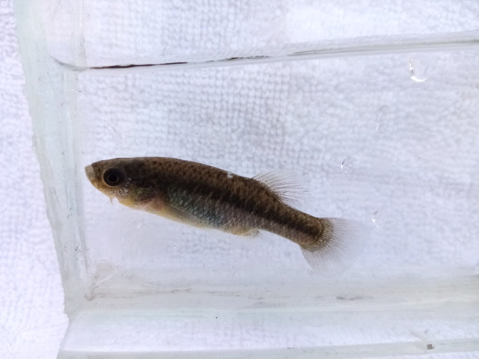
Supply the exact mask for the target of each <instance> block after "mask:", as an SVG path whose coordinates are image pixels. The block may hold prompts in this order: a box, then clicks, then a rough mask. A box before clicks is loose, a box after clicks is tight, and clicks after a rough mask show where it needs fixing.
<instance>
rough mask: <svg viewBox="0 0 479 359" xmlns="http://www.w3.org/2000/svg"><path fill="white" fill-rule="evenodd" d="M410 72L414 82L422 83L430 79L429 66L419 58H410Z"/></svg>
mask: <svg viewBox="0 0 479 359" xmlns="http://www.w3.org/2000/svg"><path fill="white" fill-rule="evenodd" d="M409 72H410V74H411V80H413V81H414V82H417V83H421V82H424V81H426V80H427V79H428V76H427V73H428V68H427V67H425V66H424V65H423V63H422V62H421V61H418V60H417V59H409Z"/></svg>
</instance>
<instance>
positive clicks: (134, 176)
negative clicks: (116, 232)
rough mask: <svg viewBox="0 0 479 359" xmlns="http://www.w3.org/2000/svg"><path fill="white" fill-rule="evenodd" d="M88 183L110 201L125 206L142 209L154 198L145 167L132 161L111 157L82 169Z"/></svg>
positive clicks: (152, 185)
mask: <svg viewBox="0 0 479 359" xmlns="http://www.w3.org/2000/svg"><path fill="white" fill-rule="evenodd" d="M85 173H86V175H87V177H88V179H89V180H90V182H91V184H92V185H93V186H94V187H95V188H96V189H98V190H99V191H100V192H102V193H104V194H105V195H107V196H108V197H110V199H113V198H117V199H118V201H119V202H120V203H121V204H123V205H125V206H128V207H132V208H136V209H142V208H144V207H145V206H147V205H148V204H149V203H150V202H151V201H152V200H153V199H154V198H155V194H156V193H155V186H154V182H153V179H152V176H151V174H150V173H149V168H148V167H147V166H145V164H144V162H143V161H141V160H139V159H134V158H114V159H110V160H103V161H98V162H94V163H92V164H91V165H89V166H86V167H85Z"/></svg>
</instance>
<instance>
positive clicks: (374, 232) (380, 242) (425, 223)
mask: <svg viewBox="0 0 479 359" xmlns="http://www.w3.org/2000/svg"><path fill="white" fill-rule="evenodd" d="M19 1H20V0H19ZM446 3H447V1H446ZM328 4H329V6H330V7H326V8H324V9H323V8H322V7H321V6H319V5H318V6H317V7H314V6H313V5H310V6H306V5H304V4H303V5H301V4H299V5H297V7H295V8H291V9H290V11H289V12H288V14H289V15H288V16H287V17H285V18H284V19H283V17H282V16H281V14H277V13H276V12H274V13H270V12H268V11H266V9H265V8H263V7H262V6H263V5H259V4H257V5H254V4H253V5H250V6H252V7H253V8H248V6H246V5H238V6H239V7H238V8H236V7H234V8H233V7H231V8H230V7H228V6H224V8H225V9H229V10H228V11H230V12H231V14H230V13H228V16H227V18H229V17H231V18H236V17H240V18H244V17H243V15H241V14H245V13H246V14H250V15H249V16H250V17H253V18H255V17H256V16H259V15H258V14H262V15H261V16H259V17H258V19H259V21H260V22H261V24H262V25H261V26H258V22H257V21H254V19H253V20H251V21H250V17H249V16H246V18H247V19H249V20H245V21H244V22H241V24H236V23H233V25H232V26H236V27H235V29H233V30H228V31H218V32H215V31H212V32H210V28H209V27H208V26H210V25H211V26H213V25H212V24H216V26H217V27H218V28H219V29H221V30H224V29H223V28H222V25H221V21H220V22H215V21H216V20H218V18H217V17H214V16H213V18H210V16H209V15H206V14H215V12H209V11H202V12H201V13H198V17H194V19H195V20H191V19H190V21H188V22H186V23H184V24H183V25H184V26H183V25H181V24H180V25H181V26H180V25H178V24H177V21H178V20H177V19H176V18H178V17H181V16H182V15H181V14H184V13H185V11H187V10H188V6H189V5H188V4H186V3H184V2H181V1H180V2H177V3H175V4H173V5H171V7H170V5H168V4H167V3H161V4H160V5H161V6H160V5H158V8H157V7H155V6H152V4H149V3H145V5H144V7H141V6H140V7H131V8H129V9H130V11H129V12H128V13H131V15H132V16H131V17H127V19H129V20H128V21H132V22H135V21H137V20H138V19H143V21H144V26H145V27H144V31H143V32H142V37H135V36H133V35H132V37H128V36H123V37H120V38H118V39H120V40H118V39H117V37H116V35H117V34H123V35H125V32H122V31H120V30H124V31H125V29H126V27H125V25H124V24H126V23H128V21H127V22H125V23H124V22H122V21H118V22H116V21H113V20H115V19H113V18H111V17H110V18H109V19H110V20H111V21H103V17H104V16H108V14H110V12H109V11H110V9H111V6H109V5H108V4H107V3H105V2H98V3H96V2H95V3H93V2H88V1H87V2H86V3H85V4H83V2H82V3H81V4H80V3H79V4H78V5H75V6H78V7H82V6H86V7H85V8H82V9H77V8H76V7H75V8H73V9H70V10H68V9H69V8H68V7H67V8H66V9H65V7H64V6H58V8H57V7H54V8H52V9H57V10H55V11H53V10H52V9H50V10H51V11H50V12H48V14H50V15H52V14H54V15H52V16H54V17H55V18H56V20H57V22H53V21H52V22H50V24H51V25H50V26H51V28H49V31H50V32H47V34H49V35H45V36H47V37H48V41H46V42H48V46H47V45H46V44H43V45H42V43H41V41H40V40H38V39H37V38H35V40H33V39H32V38H31V37H30V36H26V35H25V34H26V33H27V32H25V33H23V37H22V36H21V38H22V39H25V40H22V41H25V42H26V43H29V44H30V46H28V47H26V48H27V49H28V51H29V52H28V51H27V60H26V61H27V64H30V65H32V64H35V66H33V65H32V66H26V67H25V68H26V69H27V74H28V81H27V82H28V84H27V89H28V93H29V96H30V102H31V104H32V113H33V115H34V120H35V124H36V127H35V131H36V135H37V137H36V139H37V140H36V143H37V144H36V150H37V152H38V155H39V159H40V162H41V166H42V169H43V180H44V183H45V188H46V194H47V201H48V205H49V214H50V218H51V223H52V227H53V231H54V233H55V238H56V247H57V249H58V254H59V260H60V265H59V268H60V270H61V271H62V275H63V281H64V283H63V284H64V288H65V294H66V310H67V313H69V315H70V317H71V320H72V321H71V325H70V330H69V331H68V336H67V338H66V340H65V341H64V345H63V347H62V350H61V355H62V357H65V358H66V357H69V355H79V357H81V355H83V354H85V353H88V355H93V356H94V357H95V355H96V354H95V353H105V352H111V353H112V354H111V356H112V357H114V356H115V355H117V353H119V354H123V355H129V354H131V353H135V355H136V354H138V355H140V354H139V353H143V354H145V353H146V354H145V355H149V354H152V355H157V354H165V353H166V352H168V355H170V354H171V355H172V356H173V357H174V356H176V357H182V356H184V355H185V352H186V351H188V353H192V354H191V355H194V356H195V357H205V358H206V357H209V356H214V355H217V351H218V350H222V355H223V354H224V357H231V358H233V357H239V356H238V353H240V354H241V355H243V354H244V355H251V356H253V357H254V356H255V355H256V356H257V355H258V353H259V352H261V353H263V354H265V353H266V354H267V355H269V356H270V357H275V358H276V357H285V358H286V357H288V356H290V354H291V353H294V354H298V355H297V356H296V355H295V357H304V358H308V357H326V356H329V357H354V356H355V355H359V354H358V353H360V355H363V356H374V355H389V354H390V353H394V354H419V353H423V352H426V351H429V350H434V351H435V352H448V351H452V350H458V351H460V350H466V349H467V350H471V349H477V348H478V345H477V338H479V327H478V325H477V323H478V322H479V320H478V319H479V318H477V310H475V309H476V308H475V306H474V305H475V303H476V302H477V298H479V293H478V290H477V288H478V287H479V286H477V253H479V242H478V241H476V240H475V238H476V237H477V233H478V232H479V227H478V226H479V224H478V223H479V222H478V221H477V220H476V218H475V216H474V213H477V210H478V209H479V205H478V203H479V202H478V201H477V200H476V198H477V196H476V194H478V193H479V190H478V187H477V183H479V167H478V166H477V165H476V164H477V160H478V158H477V151H476V150H477V148H476V147H477V145H476V143H477V140H478V138H479V124H478V122H477V121H476V120H475V119H476V115H477V113H478V111H479V101H478V100H477V99H478V98H479V97H478V95H479V94H478V90H477V89H478V86H477V79H478V78H479V69H478V67H477V62H478V60H479V50H478V49H477V48H476V47H474V46H473V45H474V44H475V42H474V41H476V40H477V37H478V36H477V34H475V33H472V34H471V33H459V31H463V30H471V29H474V28H475V27H471V26H475V24H474V23H473V22H472V23H470V22H469V20H468V19H469V17H468V16H460V17H459V19H460V21H459V20H458V21H457V22H454V20H451V19H450V18H447V19H446V20H447V21H446V23H447V24H446V25H447V26H446V25H445V23H442V22H441V23H440V25H441V26H442V27H440V28H438V27H437V26H436V25H437V24H431V23H429V24H424V23H426V22H428V21H429V20H428V19H424V18H421V19H419V20H417V21H416V20H415V19H417V16H412V15H414V14H415V13H414V14H409V15H408V14H407V12H408V11H417V10H416V9H412V10H411V9H408V8H407V9H404V12H405V13H403V14H402V15H401V16H402V17H401V18H402V19H403V20H404V24H403V22H402V21H399V22H395V23H396V24H397V26H398V27H397V28H396V29H395V30H394V31H395V32H394V34H398V33H399V34H400V35H401V36H403V37H399V38H394V39H392V38H390V37H389V35H392V34H390V33H389V31H392V30H391V29H390V28H389V26H386V25H385V24H388V21H386V20H391V18H389V19H384V18H381V21H379V22H377V24H378V26H377V27H376V26H375V27H373V28H371V27H368V26H366V25H367V24H366V23H361V21H362V20H361V19H363V17H362V16H361V17H355V15H354V14H355V13H356V12H355V11H354V9H349V10H350V11H343V10H344V9H343V10H341V9H338V10H341V11H339V12H335V11H332V10H330V11H327V9H336V7H335V6H337V5H334V4H333V2H330V3H328ZM378 4H379V2H378ZM378 4H373V5H371V6H373V7H376V8H377V7H379V8H380V10H382V11H380V12H378V13H380V14H390V13H394V12H391V11H386V10H388V9H389V8H388V5H384V6H385V7H384V8H382V7H381V6H383V5H378ZM385 4H388V2H385ZM451 4H452V2H451ZM451 4H450V5H451ZM55 5H57V4H55ZM60 5H64V4H63V3H61V4H60ZM196 5H198V6H200V7H201V8H202V9H203V10H208V9H206V8H205V7H208V6H212V5H211V4H209V5H208V4H207V5H204V4H196ZM429 5H430V6H433V4H432V3H430V4H429ZM191 6H193V5H191ZM245 6H246V7H247V8H244V7H245ZM284 6H289V5H287V4H285V5H284ZM424 6H426V5H424ZM24 8H26V7H25V4H24V6H23V7H21V9H24ZM221 9H223V8H221ZM221 9H220V10H221ZM325 9H326V10H325ZM47 10H48V9H47ZM67 10H68V11H67ZM80 10H82V11H85V12H84V13H83V12H81V11H80ZM107 10H108V11H107ZM160 10H161V11H160ZM223 10H224V9H223ZM78 11H80V12H78ZM218 11H219V10H218ZM225 11H226V10H225ZM378 11H379V10H378ZM467 11H470V10H467V7H462V6H458V13H459V14H463V13H465V14H467V13H468V12H467ZM439 12H440V11H439ZM146 13H149V15H148V16H146V15H145V14H146ZM18 14H19V15H18V16H19V17H20V20H21V19H24V18H29V17H32V16H33V17H35V16H36V15H35V14H36V13H35V12H33V13H31V14H30V13H28V14H24V13H22V12H19V13H18ZM22 14H23V15H22ZM70 14H74V15H75V16H74V17H73V18H72V19H70V18H69V16H70ZM86 14H88V16H86ZM101 14H103V16H101ZM122 14H123V12H122V11H120V10H119V12H118V15H116V16H120V18H121V15H122ZM165 14H170V16H171V18H170V17H168V16H167V17H165ZM335 14H342V15H341V16H337V15H335ZM27 15H28V16H27ZM266 15H267V16H266ZM23 16H24V17H23ZM144 16H146V18H145V17H144ZM318 16H321V19H322V20H321V21H320V20H318V19H319V18H318ZM68 19H70V20H71V21H66V20H68ZM78 19H84V21H86V23H84V24H83V23H82V24H77V25H78V26H76V27H74V28H72V29H70V30H71V31H72V33H68V31H67V32H66V33H67V35H68V39H69V41H67V42H65V41H64V40H63V37H61V36H64V35H61V34H63V32H61V34H60V31H58V29H57V26H60V25H61V24H63V25H64V26H67V25H68V24H70V23H76V21H79V20H78ZM100 19H102V20H101V21H100ZM175 19H176V20H175ZM313 19H314V21H313ZM344 19H347V20H348V22H347V24H348V26H345V24H346V23H344V22H343V21H346V20H344ZM60 20H63V21H60ZM206 20H208V21H206ZM125 21H126V20H125ZM198 21H199V22H198ZM431 21H432V20H431ZM448 21H449V22H448ZM140 22H141V21H140ZM211 22H212V23H211ZM326 23H327V24H329V25H328V27H324V26H326V25H324V24H326ZM19 24H20V25H19V26H20V28H24V29H30V28H31V26H30V25H29V26H26V24H25V23H23V22H22V21H19ZM22 24H23V25H22ZM205 24H210V25H205ZM265 24H270V26H267V25H265ZM301 24H307V27H308V31H299V30H297V27H298V26H299V25H301ZM79 25H82V26H79ZM130 25H131V24H130ZM134 25H135V26H133V27H128V28H136V26H142V25H141V24H136V23H135V24H134ZM167 25H168V26H167ZM187 25H188V26H187ZM189 25H191V27H189ZM200 25H201V26H200ZM293 25H294V26H293ZM338 25H339V27H338ZM101 26H104V28H103V27H101ZM182 26H183V28H182ZM243 26H246V28H243ZM265 26H266V28H268V29H269V31H266V32H261V33H262V36H253V35H251V34H254V33H255V30H254V29H264V28H265ZM305 26H306V25H305ZM60 28H62V29H63V27H62V26H60ZM100 28H102V29H103V31H99V30H98V29H100ZM411 28H414V29H418V30H417V31H419V32H420V30H421V29H422V30H421V31H423V32H420V33H421V34H422V35H421V36H423V37H424V38H423V37H421V36H419V37H414V38H411V37H408V36H406V35H408V34H410V32H409V31H410V29H411ZM431 28H433V29H438V33H439V30H441V31H440V33H443V35H441V36H443V37H440V36H439V35H437V36H436V35H435V34H430V33H429V32H428V31H430V29H431ZM68 29H69V28H68V27H67V30H68ZM82 29H83V30H85V29H88V30H85V31H86V32H85V33H83V30H82ZM245 29H247V30H248V31H246V30H245ZM271 29H279V30H278V31H272V30H271ZM285 29H289V30H285ZM451 29H454V31H452V30H451ZM180 30H181V31H180ZM303 30H304V29H303ZM65 31H66V30H65ZM198 31H199V32H198ZM258 31H259V30H258ZM281 31H285V34H281ZM456 32H457V33H456ZM153 33H154V34H155V36H150V34H153ZM95 34H96V35H95ZM100 34H102V35H101V36H100ZM301 34H304V35H301ZM333 34H338V35H337V36H339V37H334V36H333ZM67 35H65V36H67ZM220 35H221V36H224V37H221V38H218V36H220ZM429 35H430V36H429ZM118 36H120V35H118ZM335 36H336V35H335ZM358 36H364V37H361V38H357V37H358ZM371 36H378V38H371ZM428 36H429V37H428ZM310 37H314V39H312V38H310ZM204 38H208V39H209V38H211V39H215V42H211V43H209V42H207V43H201V41H200V40H202V39H204ZM471 38H472V40H474V39H475V40H474V41H472V40H471ZM112 39H116V40H112ZM285 39H286V40H287V41H286V40H285ZM468 39H469V40H468ZM110 41H112V42H111V43H110ZM170 41H171V42H170ZM291 41H293V43H292V44H291ZM308 41H309V42H308ZM311 41H313V42H311ZM321 41H326V42H321ZM341 41H342V42H341ZM66 43H72V44H73V45H75V46H73V45H72V48H70V47H69V46H65V44H66ZM82 44H83V45H84V46H85V47H84V48H83V49H82V48H81V46H83V45H82ZM112 44H115V46H113V45H112ZM126 44H129V46H131V47H128V46H126ZM165 44H169V45H168V46H166V45H165ZM179 44H180V45H181V46H180V45H179ZM215 44H235V45H234V46H233V45H231V47H228V46H229V45H221V46H223V47H222V48H218V47H215V46H219V45H215ZM466 44H468V45H470V47H467V46H465V45H466ZM34 45H35V46H34ZM100 45H101V46H100ZM173 45H175V46H173ZM306 45H307V47H306ZM42 46H43V47H42ZM461 46H462V47H461ZM421 47H422V48H423V49H424V50H428V51H424V52H421V51H419V50H418V49H420V48H421ZM42 49H43V50H42ZM185 49H188V50H185ZM239 49H242V50H239ZM258 49H260V50H261V51H260V52H258ZM199 50H202V51H199ZM203 50H204V51H203ZM206 50H208V51H206ZM220 50H221V51H220ZM42 51H43V52H42ZM52 56H54V57H55V58H56V59H57V60H59V61H61V62H66V63H67V64H69V65H68V66H66V65H62V64H59V63H58V62H56V61H54V60H53V59H52ZM268 56H269V57H268ZM238 57H249V58H248V59H246V60H241V59H237V58H238ZM222 59H223V60H224V61H219V60H222ZM225 59H229V60H225ZM299 60H301V61H299ZM216 61H217V62H216ZM164 62H174V63H177V62H180V63H179V64H173V65H168V66H157V67H132V68H121V69H118V68H115V69H111V70H99V69H93V68H92V67H100V66H115V65H118V64H120V65H123V64H130V63H133V64H158V63H164ZM181 62H189V63H188V64H183V63H181ZM75 66H76V68H81V69H84V70H86V71H72V67H75ZM201 66H203V67H204V68H200V67H201ZM137 156H169V157H177V158H183V159H187V160H194V161H199V162H202V163H206V164H209V165H213V166H217V167H220V168H223V169H225V170H226V171H228V174H229V176H232V175H233V174H238V175H242V176H249V177H251V176H255V175H257V174H260V173H264V172H268V171H274V170H281V171H282V172H284V173H287V174H288V173H290V174H291V177H299V178H300V179H301V181H302V182H303V183H304V184H305V186H304V187H305V188H306V189H307V191H308V195H307V197H308V198H307V199H308V200H307V203H305V204H304V206H302V209H303V210H304V211H306V212H308V213H310V214H312V215H315V216H318V217H341V218H349V219H352V220H356V221H358V222H360V223H362V224H363V225H365V226H367V227H369V228H370V229H371V235H370V236H369V238H368V240H367V241H365V243H358V246H357V247H358V248H357V249H358V250H357V252H355V253H354V255H353V256H352V258H351V260H350V262H348V263H347V268H346V270H345V271H344V272H341V273H335V275H333V276H332V277H324V276H321V275H318V274H317V273H315V272H314V271H312V270H311V268H310V267H309V266H308V265H307V263H306V262H305V260H304V258H303V255H302V253H301V250H300V248H299V247H298V246H297V245H295V244H294V243H291V242H289V241H287V240H285V239H283V238H280V237H276V236H274V235H271V234H267V233H265V234H262V235H261V236H260V237H259V238H243V237H235V236H232V235H227V234H223V233H219V232H215V231H207V230H202V229H198V228H192V227H187V226H185V225H183V224H180V223H175V222H172V221H168V220H166V219H163V218H160V217H157V216H154V215H151V214H148V213H144V212H140V211H133V210H131V209H129V208H126V207H124V206H121V205H120V204H118V203H117V202H116V201H114V202H113V203H111V202H110V201H109V199H108V198H107V197H106V196H104V195H103V194H101V193H100V192H98V191H97V190H96V189H95V188H93V186H92V185H91V184H90V183H89V182H88V180H87V178H86V177H85V174H84V170H83V168H84V166H86V165H88V164H90V163H91V162H94V161H97V160H101V159H107V158H113V157H137ZM303 207H304V208H303ZM72 214H73V215H72ZM76 248H77V249H78V250H75V249H76ZM360 249H362V251H361V250H360ZM451 328H454V330H451ZM411 333H413V334H411ZM414 333H416V334H414ZM417 333H419V334H417ZM425 333H426V334H425ZM112 337H115V338H118V337H121V338H122V340H121V341H117V340H112ZM464 338H467V339H464ZM418 341H419V343H418ZM72 353H73V354H72ZM126 353H128V354H126ZM143 354H141V355H143ZM294 354H293V355H294ZM85 355H86V354H85Z"/></svg>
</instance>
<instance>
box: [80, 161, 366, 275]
mask: <svg viewBox="0 0 479 359" xmlns="http://www.w3.org/2000/svg"><path fill="white" fill-rule="evenodd" d="M85 172H86V175H87V176H88V179H89V180H90V182H91V183H92V184H93V186H95V187H96V188H97V189H98V190H100V191H101V192H103V193H104V194H106V195H107V196H108V197H110V198H115V197H116V198H117V199H118V201H119V202H120V203H121V204H123V205H125V206H128V207H131V208H134V209H139V210H143V211H146V212H150V213H153V214H156V215H159V216H162V217H166V218H169V219H171V220H174V221H178V222H182V223H186V224H189V225H192V226H196V227H203V228H214V229H219V230H222V231H224V232H228V233H232V234H235V235H240V236H256V235H257V234H258V233H259V231H268V232H272V233H275V234H277V235H279V236H282V237H284V238H287V239H289V240H291V241H293V242H294V243H296V244H298V245H299V246H300V247H301V249H302V251H303V254H304V257H305V259H306V260H307V262H308V263H309V264H310V265H311V266H312V267H313V268H315V269H316V268H317V269H320V268H321V269H323V268H327V267H328V266H330V265H336V264H346V265H347V264H348V263H341V262H344V261H347V260H348V259H350V258H351V255H353V254H354V252H355V249H357V245H358V244H359V243H360V242H361V241H360V238H361V237H363V236H364V234H365V232H364V227H363V226H361V225H360V224H357V223H356V222H352V221H348V220H344V219H339V218H316V217H313V216H310V215H309V214H306V213H304V212H301V211H299V210H298V209H296V208H294V207H293V206H292V205H291V202H292V200H294V198H291V196H288V193H291V191H292V190H293V191H292V193H294V188H293V187H292V182H290V181H287V180H284V179H281V177H279V176H278V175H276V174H274V173H269V174H264V175H259V176H256V177H253V178H247V177H242V176H238V175H235V174H232V173H231V172H227V171H224V170H221V169H219V168H215V167H211V166H207V165H204V164H201V163H196V162H190V161H184V160H180V159H175V158H166V157H141V158H115V159H110V160H104V161H98V162H95V163H93V164H91V165H90V166H87V167H86V168H85Z"/></svg>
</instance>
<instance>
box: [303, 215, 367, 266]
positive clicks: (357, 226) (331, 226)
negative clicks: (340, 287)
mask: <svg viewBox="0 0 479 359" xmlns="http://www.w3.org/2000/svg"><path fill="white" fill-rule="evenodd" d="M317 219H318V221H319V225H321V228H322V230H321V235H320V236H319V237H318V238H317V239H316V241H314V242H313V243H311V244H307V245H305V244H302V245H301V249H302V251H303V255H304V258H305V259H306V261H307V262H308V264H309V265H310V266H311V267H312V268H313V270H315V271H316V270H317V271H321V272H322V273H325V274H329V273H331V274H337V273H339V272H342V271H343V270H345V269H346V268H347V267H349V266H350V265H351V264H352V262H353V260H354V259H355V258H356V257H357V256H358V254H359V253H360V252H361V249H362V247H363V246H364V244H365V240H366V239H367V235H368V233H369V230H368V229H367V228H366V226H364V225H363V224H361V223H358V222H355V221H351V220H346V219H341V218H317Z"/></svg>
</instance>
